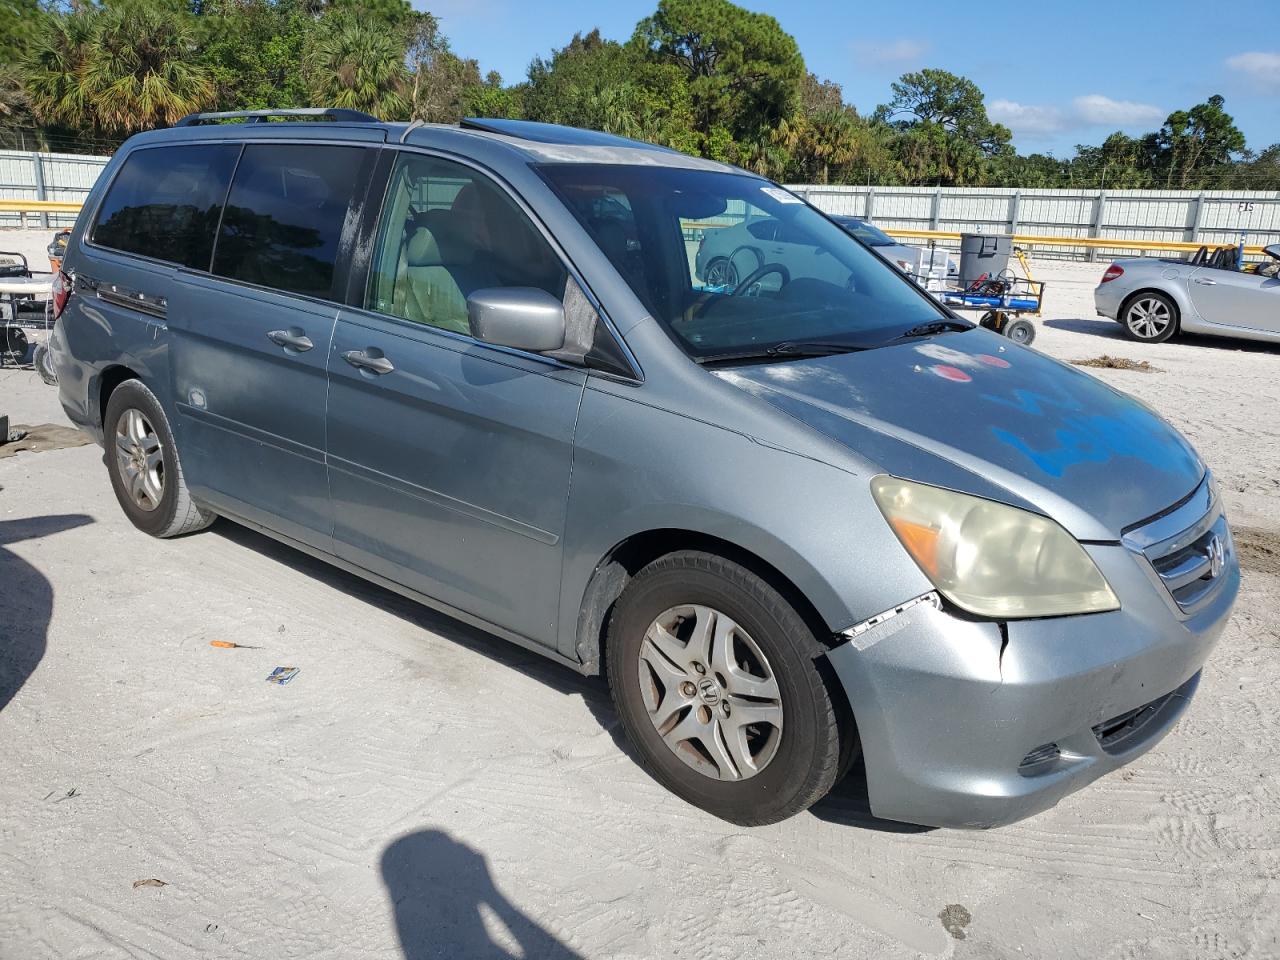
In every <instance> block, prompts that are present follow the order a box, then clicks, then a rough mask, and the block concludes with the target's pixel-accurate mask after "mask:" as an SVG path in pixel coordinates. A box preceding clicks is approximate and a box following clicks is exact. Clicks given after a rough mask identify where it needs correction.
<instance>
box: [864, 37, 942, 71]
mask: <svg viewBox="0 0 1280 960" xmlns="http://www.w3.org/2000/svg"><path fill="white" fill-rule="evenodd" d="M930 49H932V47H931V45H930V44H929V43H928V42H927V41H925V40H912V39H909V38H906V37H903V38H901V39H899V40H888V41H884V42H873V41H868V40H860V41H858V42H857V43H855V44H854V45H853V50H854V53H856V54H857V55H858V57H859V58H860V59H862V60H863V61H865V62H867V63H872V64H877V65H881V66H883V65H886V64H918V63H919V62H920V61H921V60H922V59H923V58H924V56H925V54H927V53H928V52H929V50H930Z"/></svg>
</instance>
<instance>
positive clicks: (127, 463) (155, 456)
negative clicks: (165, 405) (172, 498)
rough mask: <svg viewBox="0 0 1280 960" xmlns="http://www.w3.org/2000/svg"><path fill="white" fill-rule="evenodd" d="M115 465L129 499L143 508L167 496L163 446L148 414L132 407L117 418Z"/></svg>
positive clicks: (146, 508)
mask: <svg viewBox="0 0 1280 960" xmlns="http://www.w3.org/2000/svg"><path fill="white" fill-rule="evenodd" d="M116 464H117V465H118V466H119V468H120V477H121V479H123V480H124V483H125V486H126V488H127V489H128V493H129V498H130V499H131V500H132V501H133V502H134V504H135V505H137V507H138V508H139V509H140V510H146V511H148V512H150V511H152V510H154V509H156V507H158V506H160V500H161V498H162V497H163V496H164V446H163V445H162V444H161V443H160V435H159V434H157V433H156V430H155V428H154V427H153V426H152V425H151V421H150V420H148V419H147V417H146V415H145V414H144V413H143V412H142V411H141V410H138V409H136V408H133V407H130V408H129V409H128V410H126V411H124V413H122V414H120V418H119V419H118V420H117V421H116Z"/></svg>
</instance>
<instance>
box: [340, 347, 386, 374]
mask: <svg viewBox="0 0 1280 960" xmlns="http://www.w3.org/2000/svg"><path fill="white" fill-rule="evenodd" d="M342 359H343V360H345V361H347V363H349V364H351V365H352V366H353V367H355V368H356V369H358V370H368V371H369V372H370V373H376V374H378V376H382V374H384V373H390V372H391V371H392V370H394V369H395V364H393V363H392V362H391V361H390V360H388V359H387V358H386V357H382V356H378V357H371V356H369V354H367V353H365V352H364V351H363V350H348V351H347V352H346V353H344V354H343V355H342Z"/></svg>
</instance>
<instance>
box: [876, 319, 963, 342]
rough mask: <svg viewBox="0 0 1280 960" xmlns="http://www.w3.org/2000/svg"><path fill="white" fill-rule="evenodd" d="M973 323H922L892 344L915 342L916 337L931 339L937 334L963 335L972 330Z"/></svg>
mask: <svg viewBox="0 0 1280 960" xmlns="http://www.w3.org/2000/svg"><path fill="white" fill-rule="evenodd" d="M972 329H973V324H972V323H965V322H964V321H963V320H950V319H945V320H930V321H929V322H928V323H920V324H917V325H916V326H914V327H912V328H911V329H910V330H906V331H904V332H903V333H900V334H898V335H897V336H896V337H894V338H893V340H892V341H890V342H891V343H896V342H897V341H899V340H914V339H915V338H916V337H931V336H933V335H934V334H936V333H961V332H963V331H965V330H972Z"/></svg>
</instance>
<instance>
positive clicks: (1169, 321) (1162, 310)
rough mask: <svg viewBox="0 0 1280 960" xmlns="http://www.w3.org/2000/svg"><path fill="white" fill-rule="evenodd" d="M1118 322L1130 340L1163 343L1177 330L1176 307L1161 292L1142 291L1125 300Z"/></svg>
mask: <svg viewBox="0 0 1280 960" xmlns="http://www.w3.org/2000/svg"><path fill="white" fill-rule="evenodd" d="M1120 325H1121V326H1122V327H1124V333H1125V336H1127V337H1128V338H1129V339H1130V340H1136V341H1138V342H1139V343H1164V342H1165V341H1166V340H1168V339H1169V338H1170V337H1172V336H1173V335H1174V334H1175V333H1177V332H1178V306H1177V304H1175V303H1174V302H1173V300H1171V299H1170V298H1169V297H1168V296H1166V295H1165V294H1163V293H1158V292H1156V291H1155V290H1144V291H1143V292H1142V293H1139V294H1135V295H1134V296H1133V297H1131V298H1130V299H1129V300H1127V301H1125V304H1124V307H1123V308H1122V309H1121V311H1120Z"/></svg>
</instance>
